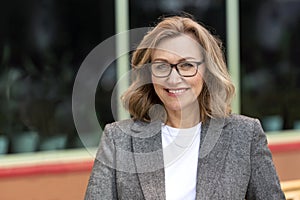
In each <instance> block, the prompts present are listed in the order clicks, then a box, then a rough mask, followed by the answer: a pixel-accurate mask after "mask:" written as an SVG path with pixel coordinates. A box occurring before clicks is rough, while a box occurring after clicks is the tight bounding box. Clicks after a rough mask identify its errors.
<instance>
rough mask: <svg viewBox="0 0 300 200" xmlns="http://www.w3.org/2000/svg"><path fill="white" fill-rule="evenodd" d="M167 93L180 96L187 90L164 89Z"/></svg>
mask: <svg viewBox="0 0 300 200" xmlns="http://www.w3.org/2000/svg"><path fill="white" fill-rule="evenodd" d="M165 90H166V91H167V92H168V93H171V94H181V93H184V92H185V91H187V90H188V88H180V89H165Z"/></svg>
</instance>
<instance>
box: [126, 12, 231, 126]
mask: <svg viewBox="0 0 300 200" xmlns="http://www.w3.org/2000/svg"><path fill="white" fill-rule="evenodd" d="M182 34H189V35H190V34H192V35H193V36H194V38H196V40H197V42H198V43H199V48H201V51H202V52H203V56H204V60H205V69H206V70H205V72H204V75H203V80H204V84H203V87H202V91H201V93H200V95H199V97H198V102H199V108H200V119H201V121H202V122H204V121H205V120H207V118H217V117H225V116H227V115H229V114H230V113H231V101H232V99H233V96H234V91H235V89H234V86H233V84H232V81H231V79H230V76H229V73H228V71H227V67H226V63H225V58H224V53H223V47H222V42H221V41H220V40H219V39H218V38H217V37H215V36H213V35H212V34H211V33H210V32H209V31H208V30H207V29H205V28H204V27H203V26H202V25H200V24H199V23H197V22H196V21H195V20H193V19H191V18H190V17H181V16H173V17H166V18H164V19H162V21H161V22H159V23H158V24H157V25H156V26H155V27H154V28H153V29H151V30H150V31H149V32H148V33H147V34H146V35H145V36H144V38H143V39H142V41H141V42H140V44H139V45H138V47H137V49H136V50H135V51H134V53H133V55H132V59H131V64H132V68H133V69H132V83H131V85H130V87H129V88H128V89H127V91H126V92H125V93H124V94H123V96H122V102H123V104H124V107H125V108H126V109H127V110H128V111H129V113H130V114H131V116H132V117H133V119H135V120H141V121H145V122H149V121H152V120H155V119H153V118H156V117H157V116H158V115H161V114H162V113H164V112H157V111H158V110H159V109H154V108H158V107H157V106H156V105H157V104H158V105H161V106H159V107H160V108H161V107H163V103H162V102H161V101H160V99H159V97H158V96H157V95H156V93H155V90H154V87H153V84H152V83H151V82H152V81H151V72H150V70H149V69H148V68H147V67H146V66H147V63H150V62H151V55H152V52H153V50H155V48H156V47H157V45H158V44H159V42H160V41H162V40H165V39H169V38H174V37H178V36H179V35H182ZM157 113H159V114H158V115H157ZM164 114H165V113H164ZM163 116H164V117H163V118H164V120H165V117H166V115H163Z"/></svg>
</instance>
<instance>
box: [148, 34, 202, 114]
mask: <svg viewBox="0 0 300 200" xmlns="http://www.w3.org/2000/svg"><path fill="white" fill-rule="evenodd" d="M182 61H192V62H195V61H196V62H200V61H203V55H202V53H201V50H200V45H199V43H198V42H196V41H195V39H192V38H191V36H190V35H184V34H183V35H180V36H178V37H175V38H170V39H165V40H163V41H161V42H160V43H159V44H158V46H157V47H156V49H155V50H153V52H152V55H151V62H152V63H153V62H166V63H170V64H177V63H179V62H182ZM204 70H205V69H204V63H202V64H200V65H199V66H198V71H197V72H196V75H195V76H192V77H183V76H180V75H179V74H178V72H177V71H176V69H175V68H174V67H173V68H172V71H171V74H170V75H169V76H167V77H164V78H160V77H156V76H154V75H153V74H152V82H153V85H154V89H155V92H156V94H157V95H158V97H159V98H160V100H161V101H162V102H163V104H164V106H165V108H166V110H167V111H168V112H169V111H183V110H185V109H187V110H189V109H190V110H191V111H192V110H197V107H194V106H198V100H197V97H198V96H199V94H200V92H201V90H202V86H203V79H202V76H203V74H204Z"/></svg>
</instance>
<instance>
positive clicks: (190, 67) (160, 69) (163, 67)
mask: <svg viewBox="0 0 300 200" xmlns="http://www.w3.org/2000/svg"><path fill="white" fill-rule="evenodd" d="M202 63H204V60H203V61H201V62H197V61H183V62H179V63H177V64H170V63H167V62H153V63H149V64H150V66H151V73H152V74H153V76H155V77H158V78H165V77H168V76H170V74H171V72H172V69H173V68H175V69H176V71H177V73H178V74H179V75H180V76H183V77H192V76H195V75H196V74H197V71H198V66H199V65H201V64H202Z"/></svg>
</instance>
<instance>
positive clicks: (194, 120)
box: [166, 106, 200, 128]
mask: <svg viewBox="0 0 300 200" xmlns="http://www.w3.org/2000/svg"><path fill="white" fill-rule="evenodd" d="M195 107H196V108H197V107H198V106H195ZM195 107H193V108H195ZM167 114H168V118H167V122H166V125H169V126H172V127H174V128H191V127H193V126H196V125H197V124H198V123H199V122H200V112H199V109H186V110H178V111H174V110H167Z"/></svg>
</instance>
